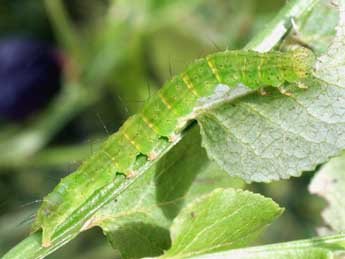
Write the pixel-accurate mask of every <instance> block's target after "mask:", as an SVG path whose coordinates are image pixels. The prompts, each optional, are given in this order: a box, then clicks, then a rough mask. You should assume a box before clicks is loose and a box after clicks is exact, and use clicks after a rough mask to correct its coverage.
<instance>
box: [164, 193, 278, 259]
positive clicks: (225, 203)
mask: <svg viewBox="0 0 345 259" xmlns="http://www.w3.org/2000/svg"><path fill="white" fill-rule="evenodd" d="M282 211H283V210H282V209H281V208H279V207H278V205H277V204H276V203H274V202H273V201H272V200H271V199H268V198H264V197H262V196H260V195H257V194H253V193H250V192H245V191H240V190H237V191H236V190H234V189H216V190H214V191H213V192H211V193H210V194H208V195H204V196H202V197H201V198H199V199H196V200H195V201H193V202H191V203H190V204H189V205H188V206H187V207H185V208H184V209H183V210H182V211H181V213H180V214H179V215H178V217H176V218H175V220H174V222H173V225H172V226H171V237H172V246H171V248H170V249H169V250H168V251H167V252H166V253H165V254H164V256H162V258H189V257H195V256H197V255H199V254H206V253H212V252H216V251H222V250H228V249H234V248H238V247H243V246H247V245H248V244H249V243H250V242H251V241H252V240H254V239H255V238H256V237H257V235H258V234H259V233H260V232H261V231H262V229H263V228H264V227H265V226H267V224H269V223H271V222H272V221H273V220H274V219H275V218H277V217H278V216H279V215H280V214H281V213H282ZM253 214H255V217H253Z"/></svg>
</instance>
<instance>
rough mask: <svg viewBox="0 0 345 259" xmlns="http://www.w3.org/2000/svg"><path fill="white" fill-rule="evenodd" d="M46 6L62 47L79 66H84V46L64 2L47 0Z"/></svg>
mask: <svg viewBox="0 0 345 259" xmlns="http://www.w3.org/2000/svg"><path fill="white" fill-rule="evenodd" d="M44 4H45V7H46V10H47V13H48V16H49V19H50V21H51V23H52V25H53V27H54V31H55V32H56V35H57V37H58V40H59V42H60V45H61V46H63V47H64V48H65V50H66V51H67V52H69V54H70V55H71V56H72V57H73V60H74V61H75V62H76V63H77V64H83V61H85V60H84V53H85V52H84V51H83V45H82V44H81V42H80V39H79V38H78V35H77V34H76V32H75V30H74V27H73V24H72V23H71V21H70V19H69V17H68V14H67V12H66V9H65V6H64V4H63V2H62V0H45V1H44Z"/></svg>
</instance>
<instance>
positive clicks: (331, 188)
mask: <svg viewBox="0 0 345 259" xmlns="http://www.w3.org/2000/svg"><path fill="white" fill-rule="evenodd" d="M309 190H310V192H311V193H314V194H317V195H319V196H321V197H323V198H324V199H325V200H327V201H328V204H329V205H328V208H326V209H325V210H324V211H323V213H322V216H323V218H324V220H325V222H326V223H327V225H328V226H330V227H331V228H332V229H333V231H334V232H340V231H345V200H344V190H345V155H344V154H343V155H342V156H339V157H336V158H333V159H331V160H330V161H329V162H328V163H327V164H325V165H324V166H323V167H322V168H321V170H320V171H319V172H318V173H317V174H316V175H315V177H314V178H313V180H312V182H311V184H310V186H309Z"/></svg>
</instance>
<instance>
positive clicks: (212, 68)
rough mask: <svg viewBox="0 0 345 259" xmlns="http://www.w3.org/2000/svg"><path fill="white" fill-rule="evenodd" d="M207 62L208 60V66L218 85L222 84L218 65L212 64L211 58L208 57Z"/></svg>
mask: <svg viewBox="0 0 345 259" xmlns="http://www.w3.org/2000/svg"><path fill="white" fill-rule="evenodd" d="M206 60H207V65H208V66H209V68H210V69H211V71H212V74H213V75H214V76H215V78H216V79H217V81H218V83H222V79H221V78H220V74H219V72H218V69H217V67H216V65H215V64H214V63H213V62H212V60H211V57H206Z"/></svg>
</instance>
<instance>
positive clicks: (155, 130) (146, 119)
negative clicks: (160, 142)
mask: <svg viewBox="0 0 345 259" xmlns="http://www.w3.org/2000/svg"><path fill="white" fill-rule="evenodd" d="M140 115H141V118H142V119H143V121H144V122H145V124H146V125H147V126H148V127H149V128H150V129H152V130H153V131H154V132H156V133H157V134H158V135H160V134H159V130H157V128H156V127H155V125H154V124H153V123H152V122H151V121H150V120H149V118H147V117H146V116H145V115H144V114H142V113H141V114H140Z"/></svg>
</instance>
